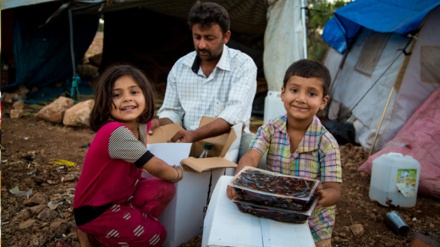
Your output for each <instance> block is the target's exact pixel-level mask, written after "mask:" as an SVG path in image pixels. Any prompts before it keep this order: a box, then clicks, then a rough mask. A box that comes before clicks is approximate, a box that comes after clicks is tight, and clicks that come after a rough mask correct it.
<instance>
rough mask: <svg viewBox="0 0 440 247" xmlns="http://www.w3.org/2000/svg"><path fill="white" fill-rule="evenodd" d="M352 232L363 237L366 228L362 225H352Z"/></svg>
mask: <svg viewBox="0 0 440 247" xmlns="http://www.w3.org/2000/svg"><path fill="white" fill-rule="evenodd" d="M350 230H351V232H352V233H353V235H355V236H362V235H363V234H364V227H363V226H362V225H361V224H354V225H351V226H350Z"/></svg>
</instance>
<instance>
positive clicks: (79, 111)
mask: <svg viewBox="0 0 440 247" xmlns="http://www.w3.org/2000/svg"><path fill="white" fill-rule="evenodd" d="M94 104H95V101H94V100H93V99H90V100H86V101H83V102H78V103H77V104H76V105H74V106H72V107H71V108H69V109H67V110H66V111H65V113H64V118H63V124H64V125H66V126H80V127H89V126H90V123H89V120H90V113H91V112H92V108H93V105H94Z"/></svg>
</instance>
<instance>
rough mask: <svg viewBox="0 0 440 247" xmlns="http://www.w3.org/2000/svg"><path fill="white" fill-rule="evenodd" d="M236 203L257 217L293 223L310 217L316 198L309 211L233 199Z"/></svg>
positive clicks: (298, 222) (240, 208)
mask: <svg viewBox="0 0 440 247" xmlns="http://www.w3.org/2000/svg"><path fill="white" fill-rule="evenodd" d="M233 202H234V203H235V205H237V207H238V209H239V210H240V211H241V212H242V213H247V214H252V215H254V216H257V217H263V218H266V219H271V220H276V221H280V222H287V223H293V224H302V223H305V222H306V221H307V219H308V218H309V217H310V215H311V212H312V211H313V209H314V206H315V205H316V203H315V202H316V200H314V201H313V203H312V205H311V208H310V209H309V210H308V211H307V212H296V211H290V210H284V209H279V208H273V207H267V206H261V205H256V204H252V203H249V202H244V201H240V200H233Z"/></svg>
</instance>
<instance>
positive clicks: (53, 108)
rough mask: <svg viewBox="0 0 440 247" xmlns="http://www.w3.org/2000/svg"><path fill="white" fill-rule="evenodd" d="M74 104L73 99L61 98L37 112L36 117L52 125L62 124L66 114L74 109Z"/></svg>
mask: <svg viewBox="0 0 440 247" xmlns="http://www.w3.org/2000/svg"><path fill="white" fill-rule="evenodd" d="M73 103H74V102H73V100H72V99H70V98H67V97H63V96H60V97H58V99H56V100H54V101H53V102H52V103H50V104H49V105H47V106H45V107H43V108H42V109H41V110H40V111H39V112H37V114H35V117H36V118H37V119H42V120H45V121H48V122H51V123H61V122H62V121H63V117H64V112H65V111H66V110H67V109H69V108H70V107H72V106H73Z"/></svg>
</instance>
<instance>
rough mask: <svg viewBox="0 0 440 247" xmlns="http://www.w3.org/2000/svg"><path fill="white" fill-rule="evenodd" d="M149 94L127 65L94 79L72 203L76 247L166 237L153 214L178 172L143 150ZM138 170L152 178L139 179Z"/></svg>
mask: <svg viewBox="0 0 440 247" xmlns="http://www.w3.org/2000/svg"><path fill="white" fill-rule="evenodd" d="M154 98H155V97H154V93H153V89H152V87H151V85H150V83H149V81H148V79H147V78H146V77H145V76H144V74H143V73H142V72H141V71H140V70H139V69H137V68H134V67H132V66H129V65H115V66H111V67H109V68H108V69H107V70H106V71H105V72H104V73H103V74H102V75H101V76H100V78H99V80H98V82H97V85H96V93H95V105H94V106H93V109H92V112H91V114H90V127H91V129H92V130H94V131H96V136H95V138H94V140H93V141H92V143H91V145H90V147H89V150H88V151H87V154H86V157H85V160H84V165H83V168H82V172H81V176H80V177H79V179H78V184H77V186H76V190H75V196H74V203H73V213H74V216H75V221H76V224H77V226H78V238H79V240H80V243H81V246H94V245H96V244H98V245H103V246H161V244H162V243H163V241H164V240H165V238H166V235H167V233H166V230H165V228H164V227H163V226H162V225H161V223H160V222H159V221H158V220H157V218H158V217H159V215H160V214H161V213H162V212H163V210H164V209H165V207H166V206H167V205H168V203H169V202H170V201H171V199H173V197H174V194H175V192H176V191H175V185H174V184H173V183H175V182H177V181H179V180H181V179H182V176H183V170H182V168H181V167H178V166H169V165H168V164H167V163H165V162H164V161H162V160H160V159H158V158H156V157H154V155H153V154H151V153H150V152H149V151H148V150H147V149H146V136H147V135H146V133H147V123H148V122H149V121H150V120H151V119H152V118H153V116H154V109H155V103H154ZM142 169H145V170H146V171H148V172H149V173H150V174H151V175H153V176H154V177H155V178H150V179H143V178H142V177H141V174H142Z"/></svg>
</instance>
